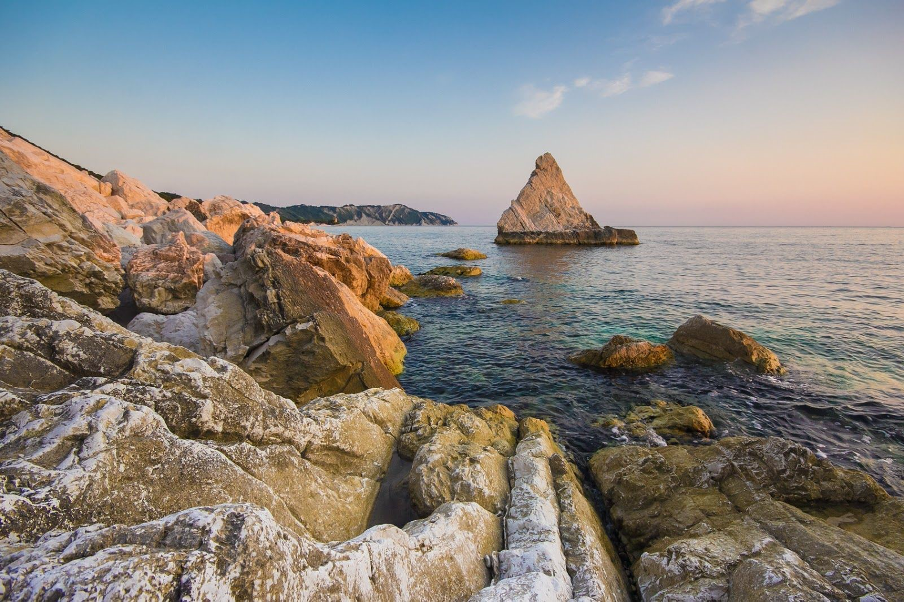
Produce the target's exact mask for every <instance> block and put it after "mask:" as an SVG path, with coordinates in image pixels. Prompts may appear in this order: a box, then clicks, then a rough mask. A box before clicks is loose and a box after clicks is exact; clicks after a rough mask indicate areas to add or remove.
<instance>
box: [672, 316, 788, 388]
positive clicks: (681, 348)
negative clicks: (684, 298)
mask: <svg viewBox="0 0 904 602" xmlns="http://www.w3.org/2000/svg"><path fill="white" fill-rule="evenodd" d="M668 346H669V347H671V348H672V349H674V350H675V351H677V352H678V353H686V354H689V355H694V356H697V357H699V358H703V359H707V360H721V361H727V362H733V361H736V360H740V361H742V362H746V363H748V364H750V365H752V366H755V367H756V369H757V371H759V372H763V373H766V374H784V373H785V371H786V370H785V367H784V366H782V363H781V362H780V361H779V359H778V357H777V356H776V355H775V353H773V352H772V351H770V350H769V349H767V348H766V347H763V346H762V345H760V344H759V343H757V342H756V341H755V340H753V339H752V338H750V337H749V336H747V335H746V334H744V333H743V332H741V331H740V330H736V329H734V328H731V327H729V326H723V325H722V324H719V323H718V322H715V321H713V320H711V319H709V318H707V317H705V316H699V315H698V316H694V317H693V318H691V319H690V320H688V321H687V322H685V323H684V324H682V325H681V326H679V327H678V330H676V331H675V334H673V335H672V338H671V339H669V342H668Z"/></svg>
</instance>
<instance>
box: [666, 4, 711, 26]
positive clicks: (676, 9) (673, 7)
mask: <svg viewBox="0 0 904 602" xmlns="http://www.w3.org/2000/svg"><path fill="white" fill-rule="evenodd" d="M720 2H725V0H677V2H673V3H672V4H669V5H668V6H666V7H665V8H663V9H662V24H663V25H668V24H669V23H671V22H672V19H674V18H675V15H677V14H678V13H680V12H683V11H686V10H693V9H695V8H700V7H701V6H707V5H710V4H718V3H720Z"/></svg>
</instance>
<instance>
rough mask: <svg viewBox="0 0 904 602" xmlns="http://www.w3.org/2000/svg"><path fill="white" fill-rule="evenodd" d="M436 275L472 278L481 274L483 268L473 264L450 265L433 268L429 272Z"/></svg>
mask: <svg viewBox="0 0 904 602" xmlns="http://www.w3.org/2000/svg"><path fill="white" fill-rule="evenodd" d="M427 273H428V274H433V275H436V276H458V277H461V278H470V277H473V276H480V275H481V274H483V270H481V269H480V268H478V267H477V266H473V265H449V266H442V267H438V268H433V269H432V270H429V271H428V272H427Z"/></svg>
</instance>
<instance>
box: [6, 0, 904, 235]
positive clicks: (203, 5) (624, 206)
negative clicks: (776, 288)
mask: <svg viewBox="0 0 904 602" xmlns="http://www.w3.org/2000/svg"><path fill="white" fill-rule="evenodd" d="M0 23H2V28H3V35H2V36H0V73H2V77H0V125H2V126H4V127H6V128H8V129H10V130H11V131H13V132H15V133H17V134H20V135H22V136H25V137H26V138H28V139H30V140H32V141H34V142H35V143H37V144H39V145H41V146H43V147H44V148H46V149H48V150H50V151H52V152H55V153H56V154H58V155H60V156H63V157H65V158H67V159H69V160H70V161H73V162H75V163H78V164H80V165H83V166H85V167H88V168H90V169H92V170H94V171H97V172H101V173H106V172H107V171H109V170H111V169H120V170H122V171H124V172H126V173H127V174H129V175H132V176H134V177H137V178H139V179H140V180H142V181H143V182H145V183H146V184H148V185H149V186H151V187H152V188H154V189H155V190H158V191H171V192H177V193H180V194H184V195H187V196H191V197H198V198H208V197H211V196H213V195H216V194H228V195H230V196H234V197H236V198H240V199H244V200H252V201H262V202H266V203H270V204H273V205H290V204H295V203H308V204H324V205H341V204H345V203H356V204H388V203H404V204H407V205H410V206H412V207H414V208H416V209H421V210H429V211H439V212H441V213H445V214H447V215H450V216H452V217H453V218H454V219H456V220H458V221H459V222H460V223H462V224H471V225H490V224H495V222H496V220H497V219H498V218H499V215H500V214H501V213H502V212H503V211H504V210H505V209H506V208H507V207H508V206H509V203H510V201H511V200H512V199H513V198H515V197H516V196H517V194H518V191H519V190H520V189H521V187H522V186H523V185H524V183H525V182H526V181H527V178H528V176H529V175H530V172H531V170H532V169H533V163H534V160H535V159H536V157H537V156H539V155H541V154H542V153H544V152H551V153H552V154H553V155H554V156H555V157H556V159H557V160H558V162H559V165H560V166H561V167H562V169H563V171H564V173H565V177H566V178H567V180H568V182H569V184H570V185H571V187H572V189H573V190H574V192H575V194H576V195H577V197H578V199H579V201H580V202H581V204H582V205H583V206H584V208H585V209H586V210H588V211H589V212H590V213H592V214H593V215H594V216H595V217H596V219H597V221H598V222H600V223H601V224H607V225H612V226H655V225H664V226H683V225H687V226H703V225H726V226H770V225H774V226H786V225H787V226H793V225H807V226H904V2H902V1H901V0H645V1H639V2H607V1H602V0H598V1H595V2H561V3H553V2H548V0H547V1H543V2H533V1H526V0H522V1H518V2H486V1H483V2H469V1H466V0H459V1H456V2H440V1H437V2H392V1H387V2H379V3H376V2H342V1H332V2H322V3H321V2H305V3H300V2H291V3H288V2H287V3H276V2H270V3H264V2H259V3H251V2H247V3H239V2H228V1H219V2H202V1H198V2H191V3H186V2H165V1H158V2H153V3H151V2H145V3H139V2H130V3H120V2H115V3H114V2H109V3H103V2H90V1H84V2H68V1H67V2H44V1H41V0H28V1H21V0H4V1H2V2H0Z"/></svg>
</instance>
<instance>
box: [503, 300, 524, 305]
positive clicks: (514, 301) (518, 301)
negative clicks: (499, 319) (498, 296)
mask: <svg viewBox="0 0 904 602" xmlns="http://www.w3.org/2000/svg"><path fill="white" fill-rule="evenodd" d="M500 303H501V304H503V305H520V304H522V303H524V301H522V300H521V299H503V300H502V301H500Z"/></svg>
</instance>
